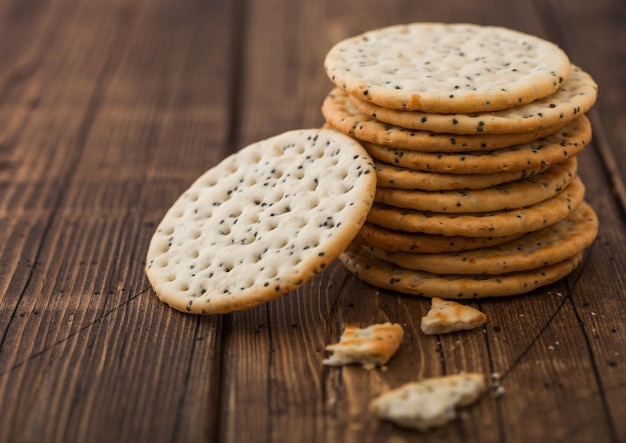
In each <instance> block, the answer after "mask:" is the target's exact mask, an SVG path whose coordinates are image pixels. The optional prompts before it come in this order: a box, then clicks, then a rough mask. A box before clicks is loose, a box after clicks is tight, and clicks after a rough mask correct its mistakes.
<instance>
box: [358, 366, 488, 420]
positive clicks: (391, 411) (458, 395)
mask: <svg viewBox="0 0 626 443" xmlns="http://www.w3.org/2000/svg"><path fill="white" fill-rule="evenodd" d="M486 388H487V384H486V381H485V376H484V375H483V374H480V373H466V374H454V375H445V376H441V377H432V378H427V379H423V380H420V381H418V382H412V383H406V384H404V385H402V386H400V387H399V388H396V389H393V390H391V391H388V392H385V393H383V394H382V395H380V396H379V397H377V398H375V399H374V400H372V401H371V402H370V405H369V409H370V411H371V412H372V413H373V414H374V415H376V417H378V418H379V419H382V420H389V421H391V422H393V423H395V424H397V425H399V426H401V427H404V428H409V429H415V430H419V431H427V430H429V429H431V428H435V427H439V426H442V425H444V424H446V423H447V422H449V421H451V420H454V419H455V418H456V417H457V408H458V407H466V406H470V405H472V404H473V403H475V402H476V401H477V400H478V399H479V398H480V397H481V395H482V394H483V393H484V392H485V391H486Z"/></svg>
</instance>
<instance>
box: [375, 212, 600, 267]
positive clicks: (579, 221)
mask: <svg viewBox="0 0 626 443" xmlns="http://www.w3.org/2000/svg"><path fill="white" fill-rule="evenodd" d="M597 235H598V217H597V215H596V213H595V212H594V210H593V209H592V208H591V206H590V205H589V204H587V203H586V202H584V201H583V202H582V203H581V205H580V206H579V207H578V209H576V210H575V211H574V212H573V213H572V214H570V215H569V216H568V217H567V218H565V219H563V220H561V221H560V222H558V223H555V224H553V225H551V226H546V227H545V228H542V229H539V230H538V231H534V232H529V233H528V234H525V235H524V236H522V237H520V238H518V239H517V240H513V241H510V242H508V243H503V244H500V245H496V246H490V247H485V248H480V249H473V250H471V251H463V252H446V253H435V254H425V253H411V252H390V251H386V250H382V249H377V248H370V253H371V254H372V256H374V257H377V258H380V259H381V260H386V261H389V262H392V263H395V264H396V265H398V266H401V267H403V268H407V269H415V270H420V271H428V272H432V273H438V274H472V275H479V274H504V273H506V272H514V271H525V270H528V269H536V268H539V267H541V266H547V265H551V264H554V263H558V262H560V261H563V260H565V259H566V258H568V257H571V256H572V255H574V254H576V253H578V252H580V251H582V250H584V249H585V248H587V247H588V246H589V245H591V243H593V241H594V240H595V238H596V236H597Z"/></svg>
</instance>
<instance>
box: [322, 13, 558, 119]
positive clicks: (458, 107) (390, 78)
mask: <svg viewBox="0 0 626 443" xmlns="http://www.w3.org/2000/svg"><path fill="white" fill-rule="evenodd" d="M324 67H325V70H326V73H327V75H328V77H329V78H330V79H331V81H333V82H334V83H335V84H336V85H337V86H338V87H340V88H342V89H344V90H345V91H347V92H348V93H350V94H352V95H355V96H358V97H359V98H360V99H362V100H367V101H371V102H373V103H376V104H378V105H380V106H384V107H388V108H392V109H402V110H422V111H425V112H435V113H455V112H459V113H468V112H478V111H494V110H499V109H507V108H510V107H513V106H519V105H521V104H524V103H529V102H531V101H533V100H537V99H539V98H542V97H545V96H547V95H550V94H552V93H554V92H555V91H556V90H557V89H558V87H559V86H560V85H561V84H562V83H563V82H564V81H566V80H567V78H568V77H569V73H570V61H569V58H568V56H567V54H565V52H564V51H563V50H561V49H560V48H559V47H557V46H556V45H555V44H553V43H551V42H548V41H546V40H543V39H540V38H538V37H535V36H532V35H528V34H524V33H521V32H517V31H513V30H511V29H506V28H502V27H495V26H479V25H473V24H463V23H459V24H444V23H413V24H408V25H396V26H391V27H387V28H382V29H376V30H372V31H369V32H366V33H364V34H361V35H358V36H355V37H352V38H349V39H346V40H344V41H341V42H339V43H337V44H336V45H335V46H333V47H332V48H331V49H330V51H329V52H328V53H327V55H326V58H325V61H324Z"/></svg>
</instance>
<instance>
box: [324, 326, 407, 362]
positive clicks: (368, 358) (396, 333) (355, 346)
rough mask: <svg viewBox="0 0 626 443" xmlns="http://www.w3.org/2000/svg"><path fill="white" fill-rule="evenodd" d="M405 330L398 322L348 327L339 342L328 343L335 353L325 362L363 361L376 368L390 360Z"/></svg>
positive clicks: (328, 347)
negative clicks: (364, 326)
mask: <svg viewBox="0 0 626 443" xmlns="http://www.w3.org/2000/svg"><path fill="white" fill-rule="evenodd" d="M403 336H404V330H403V329H402V326H400V325H399V324H397V323H382V324H374V325H371V326H368V327H366V328H358V327H356V326H346V328H345V329H344V331H343V334H342V335H341V338H340V340H339V343H335V344H332V345H328V346H326V350H327V351H330V352H332V355H331V356H330V357H328V358H327V359H325V360H324V361H323V363H324V364H325V365H329V366H343V365H348V364H352V363H359V364H362V365H363V367H365V368H366V369H373V368H374V367H376V366H382V365H384V364H385V363H387V362H388V361H389V360H390V359H391V357H392V356H393V354H395V353H396V351H397V350H398V348H399V347H400V343H401V342H402V337H403Z"/></svg>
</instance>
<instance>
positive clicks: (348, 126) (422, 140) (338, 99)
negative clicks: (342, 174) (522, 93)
mask: <svg viewBox="0 0 626 443" xmlns="http://www.w3.org/2000/svg"><path fill="white" fill-rule="evenodd" d="M322 114H323V115H324V117H325V119H326V121H327V122H328V123H329V124H330V125H331V126H332V127H334V128H335V129H337V130H339V131H341V132H343V133H344V134H347V135H350V136H352V137H354V138H356V139H358V140H362V141H366V142H370V143H376V144H380V145H385V146H392V147H394V148H400V149H408V150H415V151H423V152H467V151H492V150H494V149H501V148H506V147H509V146H514V145H519V144H523V143H528V142H531V141H533V140H537V139H540V138H543V137H546V136H548V135H550V134H553V133H555V132H556V131H558V130H559V129H561V128H562V127H563V126H565V125H566V124H567V122H559V123H558V124H555V125H554V126H544V127H541V128H540V129H538V130H536V131H523V132H519V133H508V134H506V133H504V134H487V133H484V132H476V133H474V134H469V135H464V134H451V133H450V134H446V133H436V132H432V131H425V130H417V129H407V128H403V127H401V126H396V125H392V124H389V123H384V122H382V121H380V120H377V119H375V118H373V117H371V116H370V115H367V114H365V113H363V112H362V111H361V110H360V109H359V108H357V107H356V106H355V105H354V103H353V102H352V100H351V99H350V97H349V95H348V94H347V93H346V92H345V91H343V90H341V89H339V88H334V89H333V90H332V91H330V92H329V93H328V95H327V96H326V98H325V99H324V102H323V104H322Z"/></svg>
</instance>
